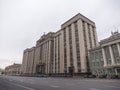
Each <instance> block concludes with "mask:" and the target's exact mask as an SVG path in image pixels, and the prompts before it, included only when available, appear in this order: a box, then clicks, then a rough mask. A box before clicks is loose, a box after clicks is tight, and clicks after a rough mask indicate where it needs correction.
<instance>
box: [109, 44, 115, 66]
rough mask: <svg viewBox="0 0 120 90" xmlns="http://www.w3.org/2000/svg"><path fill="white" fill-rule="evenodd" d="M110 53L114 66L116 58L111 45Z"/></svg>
mask: <svg viewBox="0 0 120 90" xmlns="http://www.w3.org/2000/svg"><path fill="white" fill-rule="evenodd" d="M109 51H110V56H111V61H112V65H114V64H115V60H114V56H113V52H112V48H111V45H109Z"/></svg>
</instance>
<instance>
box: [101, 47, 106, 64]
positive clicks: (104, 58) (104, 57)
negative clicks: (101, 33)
mask: <svg viewBox="0 0 120 90" xmlns="http://www.w3.org/2000/svg"><path fill="white" fill-rule="evenodd" d="M102 53H103V62H104V66H107V62H106V56H105V50H104V48H103V47H102Z"/></svg>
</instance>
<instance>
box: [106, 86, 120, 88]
mask: <svg viewBox="0 0 120 90" xmlns="http://www.w3.org/2000/svg"><path fill="white" fill-rule="evenodd" d="M105 87H111V88H120V87H117V86H105Z"/></svg>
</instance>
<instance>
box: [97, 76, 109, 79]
mask: <svg viewBox="0 0 120 90" xmlns="http://www.w3.org/2000/svg"><path fill="white" fill-rule="evenodd" d="M106 77H107V75H100V76H98V78H100V79H103V78H106Z"/></svg>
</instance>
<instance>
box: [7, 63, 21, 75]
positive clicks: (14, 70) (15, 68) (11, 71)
mask: <svg viewBox="0 0 120 90" xmlns="http://www.w3.org/2000/svg"><path fill="white" fill-rule="evenodd" d="M20 69H21V64H15V63H14V64H13V65H10V66H7V67H6V68H5V74H6V75H19V74H20Z"/></svg>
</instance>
